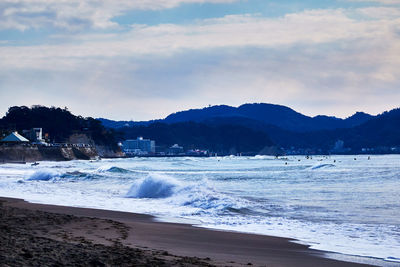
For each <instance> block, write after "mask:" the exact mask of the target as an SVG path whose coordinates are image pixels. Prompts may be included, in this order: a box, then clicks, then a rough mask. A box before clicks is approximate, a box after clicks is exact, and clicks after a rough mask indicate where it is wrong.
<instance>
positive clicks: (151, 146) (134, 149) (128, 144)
mask: <svg viewBox="0 0 400 267" xmlns="http://www.w3.org/2000/svg"><path fill="white" fill-rule="evenodd" d="M122 151H123V152H124V153H125V154H126V155H148V154H154V153H155V152H156V143H155V142H154V141H153V140H150V139H143V137H138V138H137V139H136V140H125V141H124V142H122Z"/></svg>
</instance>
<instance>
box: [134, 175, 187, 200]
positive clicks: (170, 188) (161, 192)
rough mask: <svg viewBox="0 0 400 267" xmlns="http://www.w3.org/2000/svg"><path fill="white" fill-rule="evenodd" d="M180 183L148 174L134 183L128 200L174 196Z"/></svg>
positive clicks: (162, 176)
mask: <svg viewBox="0 0 400 267" xmlns="http://www.w3.org/2000/svg"><path fill="white" fill-rule="evenodd" d="M179 187H180V183H179V182H178V181H177V180H175V179H173V178H172V177H169V176H166V175H161V174H149V175H148V176H147V177H146V178H144V179H141V180H139V181H136V182H135V183H134V184H133V185H132V186H131V188H130V189H129V191H128V193H127V194H126V197H129V198H167V197H170V196H172V195H173V194H174V192H175V190H176V189H177V188H179Z"/></svg>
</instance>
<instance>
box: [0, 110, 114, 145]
mask: <svg viewBox="0 0 400 267" xmlns="http://www.w3.org/2000/svg"><path fill="white" fill-rule="evenodd" d="M0 128H1V129H3V130H4V129H8V130H17V131H19V132H22V130H26V129H31V128H43V133H48V134H49V138H50V140H51V141H52V142H65V141H66V140H67V139H68V137H69V136H70V135H71V134H73V133H77V132H79V133H85V134H87V135H89V136H90V137H91V138H92V140H93V141H94V142H95V143H96V144H98V145H105V146H109V147H115V146H116V143H117V141H116V139H115V131H114V130H112V129H107V128H105V127H104V126H103V125H102V124H101V122H100V121H98V120H96V119H93V118H90V117H89V118H83V117H81V116H75V115H73V114H72V113H71V112H70V111H68V109H67V108H64V109H61V108H56V107H50V108H49V107H45V106H39V105H36V106H32V107H31V108H29V107H26V106H14V107H10V108H9V109H8V112H7V113H6V115H5V116H4V117H3V118H2V119H0Z"/></svg>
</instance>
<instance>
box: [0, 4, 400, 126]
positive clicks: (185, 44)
mask: <svg viewBox="0 0 400 267" xmlns="http://www.w3.org/2000/svg"><path fill="white" fill-rule="evenodd" d="M253 102H266V103H275V104H282V105H286V106H289V107H292V108H293V109H295V110H297V111H299V112H302V113H304V114H306V115H311V116H314V115H317V114H324V115H335V116H339V117H347V116H350V115H351V114H352V113H354V112H356V111H365V112H369V113H372V114H376V113H381V112H383V111H385V110H390V109H392V108H395V107H400V0H369V1H368V0H365V1H363V0H336V1H334V0H301V1H300V0H299V1H293V0H291V1H289V0H1V1H0V116H3V115H4V114H5V112H6V111H7V109H8V107H10V106H13V105H27V106H30V105H33V104H42V105H47V106H60V107H65V106H66V107H68V108H69V110H71V111H72V112H73V113H74V114H77V115H78V114H79V115H83V116H93V117H105V118H111V119H118V120H148V119H157V118H163V117H165V116H166V115H168V114H170V113H172V112H176V111H179V110H184V109H188V108H201V107H205V106H208V105H217V104H227V105H233V106H238V105H241V104H244V103H253Z"/></svg>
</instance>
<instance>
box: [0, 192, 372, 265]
mask: <svg viewBox="0 0 400 267" xmlns="http://www.w3.org/2000/svg"><path fill="white" fill-rule="evenodd" d="M0 203H2V205H1V208H2V209H4V208H5V209H15V210H16V211H17V213H19V214H24V216H25V217H26V218H25V219H26V220H27V221H32V218H36V220H38V219H37V216H39V217H40V218H42V217H43V218H45V219H43V218H42V219H43V220H44V221H41V222H40V223H39V224H38V225H39V226H40V227H38V229H35V227H34V225H35V224H34V223H33V226H32V224H31V225H30V226H29V227H31V229H27V231H24V232H25V233H26V234H28V235H30V237H29V238H31V239H33V240H36V239H41V238H46V239H51V240H53V241H55V242H61V244H58V245H59V246H72V247H74V246H75V248H76V249H77V251H87V250H90V251H91V249H94V252H93V253H94V254H96V253H95V251H96V249H100V250H102V251H103V252H104V251H109V252H110V253H111V254H112V255H113V253H114V254H115V253H116V252H115V247H119V248H123V249H126V250H129V251H131V252H132V253H134V252H135V251H136V250H137V251H136V252H135V253H139V252H140V253H139V254H140V255H141V256H140V257H139V258H137V259H133V260H137V261H136V262H135V263H137V264H140V263H141V262H142V261H144V262H146V260H147V261H148V262H152V261H154V262H153V266H157V265H160V264H161V262H158V264H157V261H158V260H160V261H163V262H165V264H166V266H174V265H179V264H183V265H184V266H199V265H203V266H207V265H211V266H213V265H216V266H243V265H248V264H252V265H253V266H368V265H363V264H358V263H352V262H347V261H339V260H335V259H330V258H332V257H333V258H335V256H334V255H333V253H328V252H323V251H317V250H313V249H309V248H308V246H306V245H301V244H298V243H294V242H291V241H293V240H291V239H287V238H281V237H272V236H263V235H254V234H245V233H236V232H226V231H217V230H211V229H205V228H200V227H194V226H192V225H189V224H181V223H168V222H160V221H157V220H155V217H153V216H151V215H145V214H136V213H127V212H119V211H108V210H100V209H90V208H75V207H67V206H56V205H46V204H34V203H29V202H26V201H24V200H22V199H14V198H3V197H0ZM43 214H44V215H43ZM18 216H21V215H18ZM60 218H61V219H60ZM65 218H67V219H65ZM33 221H34V220H33ZM5 223H6V224H7V221H6V222H5ZM107 224H108V226H107ZM7 227H8V228H10V227H11V228H12V227H13V225H9V224H8V225H7ZM18 227H21V225H19V226H18ZM32 227H33V228H32ZM3 228H4V226H3ZM100 229H102V230H101V231H100ZM118 233H119V234H118ZM82 246H83V247H82ZM87 246H88V247H87ZM96 246H98V247H96ZM99 246H100V247H99ZM89 248H90V249H89ZM11 251H12V250H11ZM138 251H139V252H138ZM43 253H44V254H43ZM85 253H86V252H85ZM127 253H128V252H127ZM31 254H32V253H31ZM79 254H80V253H78V254H77V253H76V252H75V253H73V255H77V257H78V256H79ZM117 254H118V253H117ZM35 255H36V254H33V255H31V256H32V257H35ZM135 255H136V254H135ZM174 255H177V256H174ZM0 256H1V254H0ZM38 256H40V257H43V258H46V253H45V252H43V251H42V253H41V254H39V255H38ZM21 257H22V258H23V257H24V256H21ZM68 257H70V256H68ZM71 260H72V258H71ZM142 263H143V262H142ZM105 264H107V262H105ZM108 264H110V263H108ZM111 264H112V263H111ZM150 265H151V264H150ZM96 266H103V265H96Z"/></svg>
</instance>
